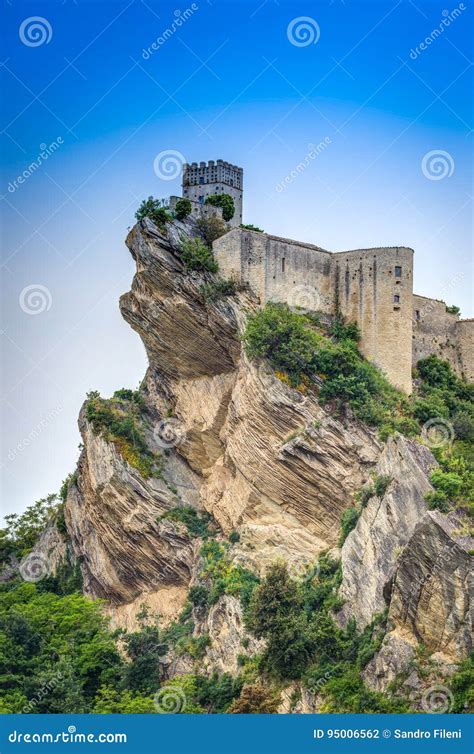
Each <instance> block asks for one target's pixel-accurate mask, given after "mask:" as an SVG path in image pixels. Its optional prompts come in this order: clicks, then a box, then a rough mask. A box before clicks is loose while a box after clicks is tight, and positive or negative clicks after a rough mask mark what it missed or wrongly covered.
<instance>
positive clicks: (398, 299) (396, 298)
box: [393, 293, 400, 304]
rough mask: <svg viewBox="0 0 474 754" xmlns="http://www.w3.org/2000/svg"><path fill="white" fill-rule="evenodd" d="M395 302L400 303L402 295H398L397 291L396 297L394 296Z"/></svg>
mask: <svg viewBox="0 0 474 754" xmlns="http://www.w3.org/2000/svg"><path fill="white" fill-rule="evenodd" d="M393 303H394V304H399V303H400V296H399V295H398V293H396V294H395V295H394V297H393Z"/></svg>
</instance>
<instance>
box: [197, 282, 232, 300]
mask: <svg viewBox="0 0 474 754" xmlns="http://www.w3.org/2000/svg"><path fill="white" fill-rule="evenodd" d="M235 291H236V287H235V282H234V281H233V280H213V281H212V282H211V283H205V284H204V285H202V286H201V294H202V297H203V298H204V299H205V301H218V300H219V299H220V298H225V296H235Z"/></svg>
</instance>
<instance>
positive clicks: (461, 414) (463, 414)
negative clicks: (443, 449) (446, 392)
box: [452, 409, 474, 443]
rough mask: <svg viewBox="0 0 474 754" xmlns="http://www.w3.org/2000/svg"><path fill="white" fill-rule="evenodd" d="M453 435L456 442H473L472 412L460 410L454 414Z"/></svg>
mask: <svg viewBox="0 0 474 754" xmlns="http://www.w3.org/2000/svg"><path fill="white" fill-rule="evenodd" d="M452 424H453V429H454V434H455V435H456V437H457V438H458V440H467V442H471V443H472V442H474V417H473V415H472V410H467V409H464V410H460V411H458V412H457V413H455V414H454V416H453V420H452Z"/></svg>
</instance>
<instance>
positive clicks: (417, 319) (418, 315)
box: [415, 309, 421, 322]
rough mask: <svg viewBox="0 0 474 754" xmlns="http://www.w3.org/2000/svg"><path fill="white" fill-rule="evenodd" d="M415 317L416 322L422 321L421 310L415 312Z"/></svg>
mask: <svg viewBox="0 0 474 754" xmlns="http://www.w3.org/2000/svg"><path fill="white" fill-rule="evenodd" d="M415 317H416V321H417V322H419V321H420V319H421V317H420V310H419V309H416V311H415Z"/></svg>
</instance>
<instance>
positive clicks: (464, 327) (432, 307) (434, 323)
mask: <svg viewBox="0 0 474 754" xmlns="http://www.w3.org/2000/svg"><path fill="white" fill-rule="evenodd" d="M473 342H474V320H472V319H465V320H462V319H461V320H460V319H459V315H457V314H450V313H449V312H447V311H446V304H445V302H444V301H440V300H439V299H435V298H427V297H426V296H417V295H414V296H413V364H414V365H416V363H417V362H418V361H419V360H420V359H425V358H426V357H427V356H429V355H430V354H435V355H436V356H439V358H440V359H445V360H446V361H449V363H450V364H451V366H452V367H453V369H454V371H455V372H456V373H457V374H459V375H460V376H462V377H464V379H466V380H469V381H472V380H474V353H473V348H474V346H473Z"/></svg>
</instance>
